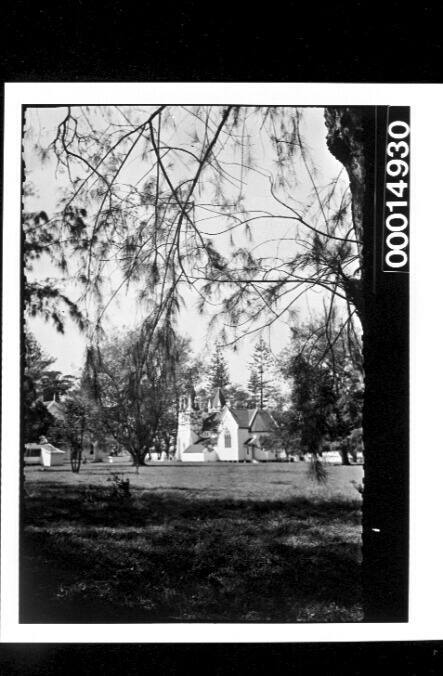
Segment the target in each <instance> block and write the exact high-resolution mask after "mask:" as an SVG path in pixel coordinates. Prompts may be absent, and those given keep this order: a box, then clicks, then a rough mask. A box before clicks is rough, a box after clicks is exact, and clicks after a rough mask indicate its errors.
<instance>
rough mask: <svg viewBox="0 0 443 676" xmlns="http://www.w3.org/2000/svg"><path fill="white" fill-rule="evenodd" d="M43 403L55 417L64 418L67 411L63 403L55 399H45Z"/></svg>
mask: <svg viewBox="0 0 443 676" xmlns="http://www.w3.org/2000/svg"><path fill="white" fill-rule="evenodd" d="M43 403H44V405H45V406H46V408H47V409H48V411H49V413H50V414H51V415H52V416H54V418H57V419H58V420H61V419H64V417H65V414H66V411H65V407H64V406H63V405H62V404H60V403H59V402H58V401H54V400H52V401H44V402H43Z"/></svg>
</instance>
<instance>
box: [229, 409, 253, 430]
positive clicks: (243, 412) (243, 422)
mask: <svg viewBox="0 0 443 676" xmlns="http://www.w3.org/2000/svg"><path fill="white" fill-rule="evenodd" d="M229 410H230V412H231V413H232V416H233V418H234V420H235V421H236V422H237V424H238V426H239V427H245V428H248V427H249V425H250V424H251V420H252V416H253V415H254V412H255V408H230V409H229Z"/></svg>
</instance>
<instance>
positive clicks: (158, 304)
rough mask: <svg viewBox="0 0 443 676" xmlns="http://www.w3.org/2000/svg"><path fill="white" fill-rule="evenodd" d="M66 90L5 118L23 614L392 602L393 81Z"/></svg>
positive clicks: (402, 145)
mask: <svg viewBox="0 0 443 676" xmlns="http://www.w3.org/2000/svg"><path fill="white" fill-rule="evenodd" d="M185 88H186V86H185V85H182V91H184V90H185ZM88 91H89V96H88V97H87V98H86V97H85V98H83V99H82V98H79V96H78V95H77V96H74V97H73V98H72V99H71V100H69V98H68V97H67V96H66V90H63V91H62V92H61V95H60V97H59V98H58V99H57V98H56V100H54V97H51V98H50V99H49V98H48V102H47V103H45V102H42V101H41V97H37V98H36V99H34V101H35V102H33V100H32V97H30V96H28V98H27V99H26V101H22V102H21V108H20V109H21V119H19V120H17V124H19V125H20V143H19V146H18V147H17V148H16V151H17V152H18V153H19V155H20V172H21V185H20V232H18V233H17V237H18V238H19V239H20V250H19V260H20V270H19V278H20V280H19V285H18V287H19V290H18V291H17V298H16V299H18V302H17V326H19V329H20V344H19V348H18V349H17V354H19V360H18V363H17V368H18V367H19V369H20V383H19V389H20V404H19V405H20V408H19V421H17V422H18V424H19V430H17V436H16V437H15V438H16V439H17V441H18V446H17V448H14V449H13V451H14V453H15V454H16V456H17V457H16V459H15V464H14V467H15V471H16V483H17V485H18V486H19V489H18V492H17V507H18V509H17V544H18V570H17V576H16V581H17V589H18V596H17V621H18V625H31V626H32V625H48V626H51V627H54V626H56V625H71V626H76V625H89V626H91V625H113V624H115V625H137V624H140V625H149V624H150V625H156V626H157V625H160V626H162V627H164V631H165V632H168V631H169V629H168V626H169V627H171V626H172V629H173V625H180V627H185V626H186V625H190V631H191V630H192V626H193V625H196V627H197V626H198V627H201V626H202V625H206V624H210V625H230V624H235V625H236V627H241V626H244V625H251V627H252V628H253V627H254V626H255V625H260V626H264V627H265V629H264V632H265V633H262V634H261V636H262V637H263V636H266V631H267V630H269V632H273V631H274V629H276V628H277V627H275V626H274V625H278V627H284V626H285V625H291V626H293V627H301V626H302V625H313V628H314V627H315V626H317V625H324V624H325V625H331V626H332V625H334V626H336V625H342V626H343V627H344V625H346V626H348V627H349V630H350V631H351V630H352V628H353V626H355V625H356V626H357V627H358V626H359V625H360V626H365V625H366V626H367V625H368V623H369V624H372V623H375V624H378V623H381V624H388V625H389V624H391V625H395V624H397V623H400V624H407V623H408V622H409V621H410V620H411V599H410V589H411V568H410V566H411V557H412V559H413V561H414V552H413V547H414V541H413V540H411V525H410V518H411V502H410V499H411V494H410V487H411V471H410V470H411V465H410V448H409V445H410V414H409V402H410V369H409V354H410V330H409V326H410V325H409V321H410V299H409V273H410V261H411V254H412V250H413V247H412V245H411V241H412V242H413V241H414V239H413V238H414V222H413V219H411V208H410V207H411V204H412V202H413V200H414V193H413V191H411V190H410V181H411V180H412V179H413V177H414V171H415V165H414V162H415V147H414V138H415V136H414V134H415V129H414V118H413V114H411V105H407V103H404V104H403V103H402V104H401V105H400V104H397V103H396V102H395V98H394V103H395V105H394V104H392V105H389V103H390V102H389V98H386V99H384V100H385V102H386V105H381V103H379V102H377V103H374V104H361V103H358V99H357V103H355V104H353V103H349V100H350V98H351V97H350V95H349V93H348V94H347V96H346V97H345V99H344V100H345V102H344V103H343V104H342V105H340V97H339V96H337V97H331V96H330V97H329V100H330V101H332V102H333V105H332V104H331V105H328V103H327V101H328V99H327V98H326V97H325V99H323V103H319V102H318V97H313V99H312V104H311V103H309V101H307V100H306V94H305V95H304V96H301V97H300V103H299V104H298V103H297V100H296V91H295V92H293V95H292V96H291V97H288V99H289V100H288V103H284V104H282V103H274V102H273V98H272V96H270V97H268V98H267V97H266V90H264V95H263V97H262V100H261V102H257V101H254V102H252V103H251V102H250V101H249V100H248V97H245V101H246V103H242V102H241V101H242V97H241V96H238V97H237V98H235V97H233V98H231V97H230V96H227V97H226V100H225V101H221V102H220V96H218V97H217V101H216V103H211V102H209V103H207V102H205V100H206V101H207V100H209V101H211V97H210V96H209V97H208V99H205V96H204V93H202V94H201V95H200V96H199V97H198V98H197V99H194V101H191V102H189V98H190V97H189V95H185V96H184V97H183V100H182V101H180V97H179V96H178V97H176V99H175V100H174V102H173V103H168V102H166V103H165V102H162V100H161V99H160V98H159V97H158V94H157V93H155V94H152V95H151V96H146V98H145V99H144V101H145V102H142V103H141V102H140V96H139V97H137V101H138V102H135V103H134V102H131V101H130V99H129V98H128V97H125V96H121V97H119V87H116V92H115V100H114V101H115V102H112V101H111V102H109V101H106V102H105V103H103V102H101V98H100V97H97V98H94V87H93V86H90V87H89V90H88ZM148 91H149V90H148ZM31 93H32V92H31ZM88 100H89V101H90V102H89V103H88ZM134 100H135V99H134ZM167 100H168V97H165V99H164V101H167ZM199 101H201V102H199ZM232 101H234V102H232ZM267 101H269V102H267ZM411 221H412V222H411ZM8 227H10V224H8ZM17 228H18V225H17ZM6 257H7V251H6V250H5V249H4V258H5V260H6ZM18 431H19V434H18ZM8 452H9V453H12V448H11V447H10V446H9V447H8ZM3 453H5V448H4V445H3ZM414 466H415V465H414ZM6 467H7V465H6ZM415 479H416V477H414V476H413V477H412V480H413V481H415ZM3 518H5V516H4V515H3ZM14 523H15V521H14ZM414 565H415V563H414ZM357 630H358V629H357ZM283 631H284V629H283ZM294 631H296V629H294ZM249 635H251V634H249ZM269 635H271V633H270V634H269ZM272 635H273V636H275V634H272ZM201 639H202V635H200V636H199V640H201ZM50 640H51V639H50Z"/></svg>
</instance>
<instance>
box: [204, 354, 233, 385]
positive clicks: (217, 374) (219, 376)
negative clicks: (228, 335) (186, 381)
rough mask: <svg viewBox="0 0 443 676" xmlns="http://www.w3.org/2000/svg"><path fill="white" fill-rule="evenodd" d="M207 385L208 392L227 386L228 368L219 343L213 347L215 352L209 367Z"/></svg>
mask: <svg viewBox="0 0 443 676" xmlns="http://www.w3.org/2000/svg"><path fill="white" fill-rule="evenodd" d="M208 385H209V389H210V391H213V390H215V389H216V388H217V387H221V388H224V387H227V385H229V372H228V367H227V365H226V361H225V358H224V356H223V349H222V346H221V344H220V343H219V342H217V343H216V345H215V350H214V352H213V355H212V358H211V363H210V365H209V372H208Z"/></svg>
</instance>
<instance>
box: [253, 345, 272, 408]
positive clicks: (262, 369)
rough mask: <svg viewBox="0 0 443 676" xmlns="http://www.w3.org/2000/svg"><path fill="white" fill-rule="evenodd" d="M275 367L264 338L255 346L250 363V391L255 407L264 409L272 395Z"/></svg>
mask: <svg viewBox="0 0 443 676" xmlns="http://www.w3.org/2000/svg"><path fill="white" fill-rule="evenodd" d="M273 366H274V363H273V359H272V355H271V351H270V349H269V347H268V346H267V345H266V343H265V341H264V340H263V338H262V337H260V339H259V340H258V342H257V343H256V344H255V348H254V352H253V353H252V359H251V361H250V363H249V373H250V376H249V382H248V391H249V392H250V394H251V396H252V399H253V401H254V403H255V406H257V407H259V408H264V406H265V404H266V403H267V400H268V396H269V395H270V394H272V391H273V387H272V385H271V377H272V368H273Z"/></svg>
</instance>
